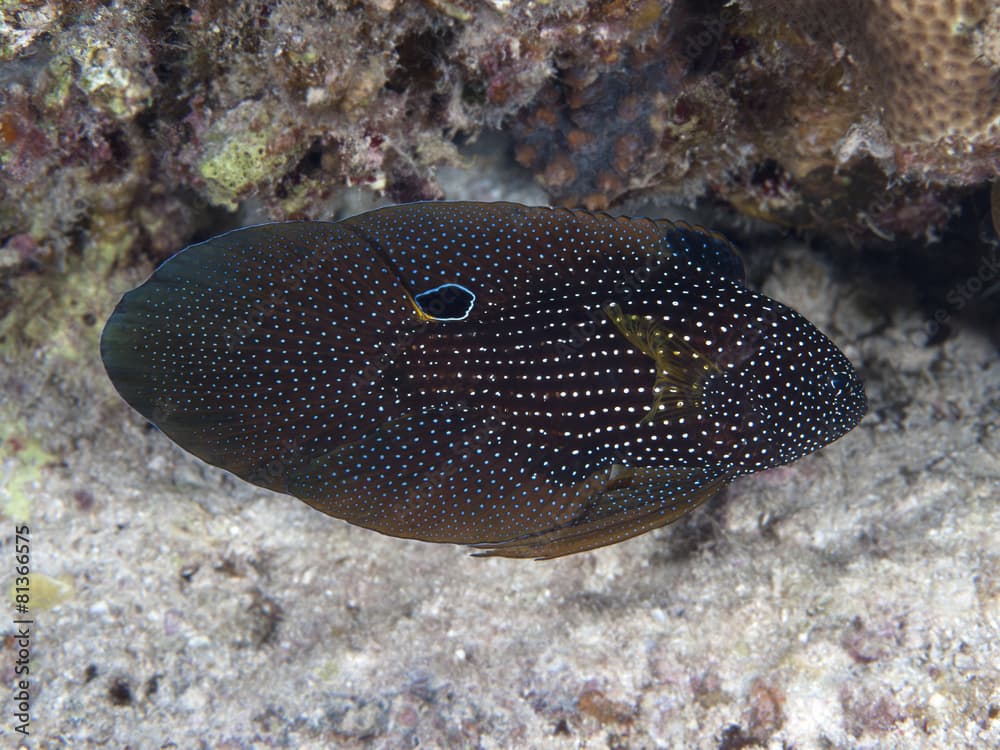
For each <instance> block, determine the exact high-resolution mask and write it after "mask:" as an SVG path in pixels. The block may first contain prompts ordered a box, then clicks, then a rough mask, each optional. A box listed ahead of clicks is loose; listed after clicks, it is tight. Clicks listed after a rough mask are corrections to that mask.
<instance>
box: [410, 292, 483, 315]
mask: <svg viewBox="0 0 1000 750" xmlns="http://www.w3.org/2000/svg"><path fill="white" fill-rule="evenodd" d="M413 301H414V302H416V304H417V307H418V308H419V309H420V312H422V313H423V314H424V315H426V316H427V317H428V318H430V319H431V320H465V319H466V318H467V317H469V313H471V312H472V308H473V307H474V306H475V304H476V295H475V294H474V293H473V292H471V291H470V290H468V289H466V288H465V287H464V286H462V285H461V284H442V285H441V286H436V287H434V288H433V289H428V290H427V291H426V292H421V293H420V294H417V295H415V296H414V297H413Z"/></svg>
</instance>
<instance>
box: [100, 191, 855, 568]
mask: <svg viewBox="0 0 1000 750" xmlns="http://www.w3.org/2000/svg"><path fill="white" fill-rule="evenodd" d="M101 354H102V357H103V359H104V364H105V367H106V368H107V371H108V374H109V375H110V376H111V380H112V381H113V382H114V385H115V387H116V388H117V389H118V391H119V392H120V393H121V395H122V396H123V397H124V398H125V400H126V401H127V402H128V403H129V404H131V405H132V406H133V407H134V408H135V409H137V410H138V411H139V412H140V413H141V414H142V415H143V416H145V417H146V418H147V419H149V420H151V421H152V422H153V423H154V424H156V425H157V426H158V427H159V428H160V429H161V430H162V431H163V432H164V433H166V434H167V435H168V436H170V437H171V438H172V439H173V440H174V441H176V442H177V443H178V444H179V445H180V446H181V447H183V448H185V449H186V450H188V451H190V452H191V453H193V454H195V455H196V456H198V457H199V458H202V459H203V460H205V461H207V462H209V463H211V464H214V465H216V466H219V467H221V468H223V469H226V470H228V471H231V472H233V473H234V474H236V475H237V476H239V477H242V478H243V479H246V480H248V481H250V482H253V483H255V484H258V485H260V486H262V487H266V488H268V489H272V490H277V491H279V492H287V493H290V494H292V495H294V496H296V497H298V498H301V499H302V500H305V501H306V502H307V503H309V504H310V505H312V506H313V507H315V508H317V509H319V510H321V511H323V512H324V513H328V514H330V515H332V516H336V517H338V518H342V519H344V520H347V521H349V522H351V523H354V524H358V525H359V526H364V527H367V528H370V529H374V530H376V531H380V532H382V533H384V534H390V535H393V536H399V537H408V538H413V539H423V540H427V541H435V542H453V543H460V544H468V545H474V546H476V547H478V548H480V549H481V550H483V551H484V553H485V554H491V555H504V556H508V557H556V556H559V555H566V554H569V553H572V552H579V551H582V550H587V549H593V548H595V547H600V546H603V545H606V544H611V543H614V542H618V541H621V540H623V539H628V538H629V537H632V536H635V535H637V534H641V533H644V532H646V531H649V530H650V529H654V528H657V527H659V526H662V525H664V524H667V523H670V522H671V521H674V520H676V519H677V518H679V517H680V516H682V515H684V514H685V513H687V512H688V511H690V510H691V509H692V508H694V507H695V506H697V505H698V504H699V503H701V502H703V501H705V500H706V499H707V498H709V497H711V496H712V495H713V494H715V493H716V492H718V491H719V490H720V489H721V488H722V487H723V486H724V485H725V484H727V483H728V482H730V481H732V480H733V479H734V478H736V477H738V476H741V475H744V474H751V473H753V472H755V471H760V470H762V469H767V468H771V467H773V466H778V465H781V464H785V463H788V462H790V461H794V460H795V459H797V458H799V457H801V456H803V455H805V454H807V453H810V452H812V451H814V450H816V449H818V448H820V447H822V446H824V445H826V444H828V443H830V442H831V441H833V440H836V439H837V438H838V437H840V436H841V435H843V434H844V433H846V432H847V431H848V430H850V429H851V428H853V427H854V426H855V425H856V424H857V423H858V421H859V420H860V419H861V418H862V416H863V415H864V413H865V410H866V401H865V394H864V389H863V387H862V384H861V381H860V380H859V379H858V376H857V374H856V373H855V371H854V368H853V367H852V366H851V363H850V362H849V361H848V360H847V358H846V357H845V356H844V355H843V354H842V353H841V352H840V350H839V349H837V347H836V346H835V345H834V344H833V343H832V342H831V341H830V340H829V339H828V338H826V336H824V335H823V334H822V333H820V332H819V331H818V330H817V329H816V328H815V327H814V326H813V325H812V324H811V323H809V321H807V320H806V319H805V318H803V317H802V316H801V315H799V314H798V313H796V312H795V311H793V310H791V309H789V308H787V307H785V306H784V305H782V304H780V303H778V302H776V301H774V300H771V299H768V298H767V297H764V296H762V295H760V294H757V293H755V292H753V291H751V290H750V289H748V288H747V287H746V284H745V279H744V271H743V264H742V262H741V260H740V258H739V256H738V255H737V254H736V253H735V252H734V250H733V249H732V247H731V246H730V245H729V243H728V242H727V241H726V240H725V239H724V238H723V237H721V236H720V235H718V234H715V233H713V232H709V231H705V230H703V229H699V228H695V227H691V226H688V225H686V224H682V223H676V224H675V223H671V222H668V221H653V220H649V219H629V218H614V217H611V216H607V215H603V214H596V215H595V214H590V213H586V212H583V211H571V210H567V209H550V208H529V207H526V206H520V205H516V204H511V203H492V204H491V203H415V204H408V205H401V206H393V207H389V208H382V209H378V210H375V211H371V212H369V213H365V214H362V215H360V216H355V217H353V218H350V219H346V220H344V221H340V222H336V223H328V222H315V221H311V222H288V223H278V224H266V225H262V226H256V227H249V228H247V229H240V230H237V231H233V232H229V233H227V234H223V235H220V236H218V237H215V238H213V239H210V240H208V241H206V242H202V243H200V244H197V245H192V246H190V247H188V248H186V249H185V250H183V251H181V252H179V253H177V254H176V255H175V256H173V257H172V258H170V259H169V260H167V261H166V262H165V263H163V265H161V266H160V267H159V268H158V269H157V270H156V271H155V272H154V273H153V275H152V277H151V278H150V279H149V280H148V281H147V282H146V283H144V284H143V285H142V286H140V287H138V288H137V289H134V290H132V291H131V292H129V293H128V294H126V295H125V296H124V297H123V298H122V300H121V302H120V303H119V304H118V307H117V308H116V310H115V312H114V314H113V315H112V316H111V318H110V319H109V321H108V323H107V325H106V326H105V328H104V333H103V336H102V339H101Z"/></svg>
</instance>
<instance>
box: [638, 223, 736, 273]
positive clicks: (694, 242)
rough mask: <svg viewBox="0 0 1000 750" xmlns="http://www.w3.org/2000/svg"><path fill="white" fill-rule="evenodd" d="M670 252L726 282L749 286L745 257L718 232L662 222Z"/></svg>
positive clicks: (684, 224) (661, 225)
mask: <svg viewBox="0 0 1000 750" xmlns="http://www.w3.org/2000/svg"><path fill="white" fill-rule="evenodd" d="M656 224H657V226H659V227H660V228H661V229H662V230H663V234H664V238H665V239H666V241H667V244H668V248H669V250H671V251H673V252H675V253H678V254H681V255H685V256H687V258H688V259H689V260H690V261H691V262H692V263H693V264H695V265H696V266H702V267H703V268H708V269H711V270H713V271H715V272H717V273H719V274H720V275H722V276H724V277H725V278H727V279H732V280H733V281H738V282H739V283H740V284H743V285H744V286H745V285H746V281H747V272H746V268H745V267H744V265H743V258H741V257H740V254H739V251H738V250H737V249H736V248H735V247H733V244H732V243H731V242H730V241H729V240H728V239H726V237H724V236H723V235H721V234H719V233H718V232H714V231H712V230H711V229H705V228H704V227H699V226H694V225H692V224H688V223H687V222H686V221H669V220H667V219H659V220H657V222H656Z"/></svg>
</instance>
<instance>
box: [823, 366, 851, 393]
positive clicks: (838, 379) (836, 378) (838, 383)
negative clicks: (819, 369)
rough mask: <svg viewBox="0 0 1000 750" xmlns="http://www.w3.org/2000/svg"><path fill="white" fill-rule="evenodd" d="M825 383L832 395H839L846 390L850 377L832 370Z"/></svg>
mask: <svg viewBox="0 0 1000 750" xmlns="http://www.w3.org/2000/svg"><path fill="white" fill-rule="evenodd" d="M826 382H827V384H828V385H829V386H830V389H831V390H832V391H833V392H834V393H836V394H840V392H841V391H843V390H844V389H845V388H847V385H848V383H850V382H851V376H850V375H849V374H847V373H846V372H837V371H836V370H834V371H833V372H831V373H829V374H828V375H827V376H826Z"/></svg>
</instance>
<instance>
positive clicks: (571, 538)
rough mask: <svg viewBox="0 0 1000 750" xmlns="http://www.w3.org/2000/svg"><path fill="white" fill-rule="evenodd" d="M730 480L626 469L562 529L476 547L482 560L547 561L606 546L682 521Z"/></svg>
mask: <svg viewBox="0 0 1000 750" xmlns="http://www.w3.org/2000/svg"><path fill="white" fill-rule="evenodd" d="M727 481H728V480H727V478H726V477H725V476H710V475H708V474H707V473H706V472H702V471H696V470H677V469H664V468H652V469H623V470H621V471H619V472H618V473H617V476H615V477H614V479H612V480H610V481H609V483H608V484H607V485H606V486H605V487H604V488H603V489H602V490H600V491H599V492H597V493H595V494H594V496H593V497H591V498H589V499H588V501H587V502H586V503H585V504H584V507H583V509H582V511H581V512H580V513H579V514H577V515H576V516H575V517H574V518H573V519H571V520H570V521H569V522H567V523H566V524H564V525H562V526H558V527H554V528H551V529H546V530H544V531H541V532H537V533H534V534H526V535H524V536H520V537H515V538H513V539H508V540H505V541H499V542H487V543H482V544H476V545H473V546H474V547H475V548H476V549H477V550H481V551H479V552H476V553H475V554H476V555H477V556H487V557H492V556H498V557H522V558H523V557H534V558H536V559H539V560H547V559H551V558H553V557H562V556H563V555H570V554H573V553H575V552H584V551H586V550H591V549H596V548H598V547H604V546H606V545H609V544H615V543H617V542H621V541H623V540H625V539H630V538H631V537H634V536H638V535H639V534H644V533H646V532H647V531H652V530H653V529H656V528H659V527H660V526H666V525H667V524H670V523H673V522H674V521H676V520H678V519H679V518H681V517H682V516H684V515H685V514H687V513H688V512H690V511H691V510H693V509H694V508H696V507H697V506H698V505H700V504H701V503H703V502H705V501H706V500H708V499H709V498H711V497H712V496H713V495H715V494H716V493H717V492H718V491H719V490H721V489H722V487H724V486H725V485H726V483H727Z"/></svg>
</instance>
